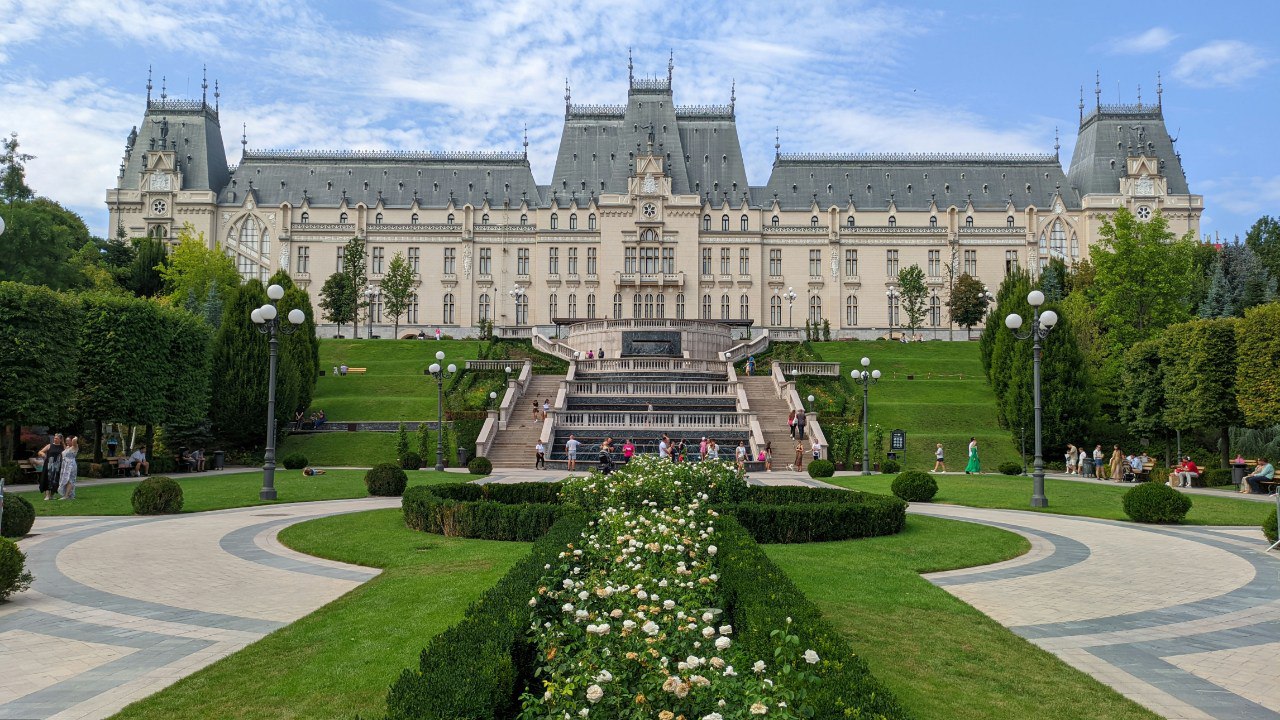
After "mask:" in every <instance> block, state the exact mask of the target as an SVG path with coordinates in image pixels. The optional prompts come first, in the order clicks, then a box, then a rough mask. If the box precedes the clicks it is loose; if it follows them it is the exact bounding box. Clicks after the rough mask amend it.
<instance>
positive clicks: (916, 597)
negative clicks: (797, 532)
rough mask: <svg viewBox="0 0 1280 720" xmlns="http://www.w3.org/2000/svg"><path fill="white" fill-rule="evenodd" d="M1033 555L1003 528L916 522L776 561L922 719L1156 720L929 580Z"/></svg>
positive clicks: (797, 550)
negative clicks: (923, 575)
mask: <svg viewBox="0 0 1280 720" xmlns="http://www.w3.org/2000/svg"><path fill="white" fill-rule="evenodd" d="M1027 547H1028V544H1027V541H1026V540H1024V539H1023V538H1021V537H1019V536H1017V535H1014V534H1012V533H1008V532H1005V531H1003V530H999V529H996V528H990V527H985V526H981V525H973V524H969V523H961V522H955V521H950V520H942V519H937V518H928V517H919V516H913V515H909V516H908V517H907V528H906V530H905V531H903V532H902V533H901V534H899V535H893V536H890V537H880V538H869V539H864V540H849V541H844V542H835V543H811V544H804V545H766V546H765V550H766V552H767V553H768V555H769V557H771V558H773V560H774V561H775V562H777V563H778V565H780V566H781V567H782V568H783V569H784V570H786V571H787V573H788V574H789V575H790V576H791V578H792V580H794V581H795V583H796V585H797V586H799V587H800V589H801V590H803V591H804V592H805V594H806V595H808V596H809V598H811V599H812V600H813V601H814V602H815V603H817V604H818V606H819V607H820V608H821V609H822V611H823V613H824V614H825V615H826V616H827V619H828V620H830V621H831V622H832V623H833V624H834V625H835V626H836V628H837V629H839V630H840V631H842V632H844V633H845V634H846V635H848V636H849V638H850V639H851V640H852V641H853V644H854V647H855V648H857V650H858V652H859V653H860V654H861V655H862V656H863V658H865V659H866V660H867V662H868V663H869V664H870V666H871V671H872V672H873V673H874V674H875V676H876V677H878V678H880V679H881V680H882V681H884V682H885V684H886V685H888V686H889V688H890V689H891V690H893V692H894V693H896V694H897V696H898V698H899V699H900V700H901V701H902V703H903V704H904V705H905V706H906V707H907V708H908V709H909V710H910V711H911V712H912V714H913V715H914V716H915V717H917V718H948V720H979V719H982V720H993V719H994V720H1005V719H1007V720H1023V718H1054V720H1076V719H1079V720H1086V719H1088V720H1121V719H1124V720H1129V719H1132V720H1140V719H1141V720H1155V718H1157V717H1158V716H1157V715H1155V714H1153V713H1151V712H1149V711H1147V710H1145V709H1144V708H1142V707H1140V706H1138V705H1137V704H1135V703H1133V702H1132V701H1130V700H1128V699H1126V698H1124V697H1122V696H1121V695H1119V694H1118V693H1116V692H1115V691H1113V690H1111V689H1110V688H1109V687H1107V686H1105V685H1103V684H1102V683H1100V682H1098V681H1096V680H1094V679H1093V678H1091V677H1089V676H1088V675H1085V674H1084V673H1081V672H1079V671H1077V670H1075V669H1073V668H1071V667H1070V666H1068V665H1067V664H1065V663H1063V662H1062V661H1060V660H1058V659H1057V658H1055V657H1054V656H1052V655H1050V654H1049V653H1047V652H1044V651H1043V650H1040V649H1039V648H1037V647H1036V646H1034V645H1032V644H1031V643H1029V642H1027V641H1025V640H1023V639H1022V638H1019V637H1018V636H1016V635H1014V634H1013V633H1011V632H1009V631H1008V630H1007V629H1005V628H1004V627H1002V626H1001V625H1000V624H998V623H996V622H995V621H994V620H992V619H990V618H988V617H987V616H986V615H983V614H982V613H980V612H978V611H977V610H975V609H973V608H972V607H970V606H969V605H967V604H965V603H963V602H961V601H960V600H957V599H956V598H954V597H953V596H952V595H950V594H949V593H947V592H946V591H945V590H943V589H941V588H938V587H935V586H934V585H933V584H931V583H929V582H928V581H927V580H925V579H923V578H921V577H920V575H919V573H923V572H934V571H939V570H948V569H953V568H960V567H968V566H973V565H980V564H987V563H992V562H997V561H1000V560H1005V559H1008V558H1011V557H1015V556H1017V555H1020V554H1022V553H1024V552H1026V551H1027Z"/></svg>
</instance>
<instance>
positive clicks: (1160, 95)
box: [1156, 70, 1164, 110]
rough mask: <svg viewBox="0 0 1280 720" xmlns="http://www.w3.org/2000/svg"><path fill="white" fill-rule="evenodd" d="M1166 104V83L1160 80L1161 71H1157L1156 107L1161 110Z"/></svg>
mask: <svg viewBox="0 0 1280 720" xmlns="http://www.w3.org/2000/svg"><path fill="white" fill-rule="evenodd" d="M1163 104H1164V83H1163V82H1162V81H1161V80H1160V71H1159V70H1157V71H1156V109H1157V110H1159V109H1160V108H1161V107H1162V106H1163Z"/></svg>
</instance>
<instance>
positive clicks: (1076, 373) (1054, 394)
mask: <svg viewBox="0 0 1280 720" xmlns="http://www.w3.org/2000/svg"><path fill="white" fill-rule="evenodd" d="M1047 309H1048V307H1047V306H1046V307H1043V308H1041V311H1042V312H1043V311H1044V310H1047ZM1055 309H1056V308H1055ZM1029 319H1030V318H1029V316H1028V320H1029ZM1024 327H1025V326H1024ZM1006 332H1008V330H1006ZM1009 334H1010V335H1012V333H1011V332H1010V333H1009ZM1041 347H1042V348H1043V350H1042V352H1041V361H1040V378H1041V380H1040V389H1041V402H1042V403H1043V413H1042V418H1043V439H1044V447H1045V453H1046V455H1048V456H1049V457H1055V456H1056V453H1055V451H1056V450H1058V449H1065V448H1066V446H1067V444H1069V443H1070V444H1074V445H1077V446H1079V445H1081V444H1083V443H1086V442H1088V441H1089V439H1090V438H1089V432H1090V430H1091V426H1092V425H1093V418H1094V414H1095V412H1096V407H1097V403H1096V402H1095V398H1094V393H1093V388H1092V386H1091V385H1090V383H1089V376H1088V373H1086V372H1085V369H1084V361H1083V358H1082V357H1081V355H1080V351H1079V349H1078V348H1077V347H1076V338H1075V333H1074V332H1073V331H1072V328H1071V321H1070V320H1068V319H1067V318H1066V316H1065V315H1064V314H1063V313H1062V312H1061V311H1060V310H1059V312H1058V324H1057V325H1055V326H1054V327H1053V329H1052V330H1050V331H1049V334H1048V335H1046V336H1045V339H1044V340H1043V341H1041ZM1010 355H1011V357H1010V361H1009V383H1008V386H1007V388H1006V390H1005V396H1004V402H1003V405H1004V413H1005V417H1004V421H1005V427H1007V428H1009V429H1010V430H1012V431H1014V437H1015V439H1016V438H1017V435H1018V430H1019V429H1020V428H1021V427H1023V426H1025V427H1027V428H1030V427H1032V421H1033V419H1034V413H1033V410H1034V407H1035V403H1034V395H1033V392H1032V390H1033V388H1032V382H1033V372H1032V371H1033V368H1032V348H1031V341H1030V340H1020V341H1017V342H1016V344H1014V345H1013V347H1012V349H1011V352H1010Z"/></svg>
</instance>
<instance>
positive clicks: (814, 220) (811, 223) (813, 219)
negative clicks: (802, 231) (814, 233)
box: [809, 215, 818, 227]
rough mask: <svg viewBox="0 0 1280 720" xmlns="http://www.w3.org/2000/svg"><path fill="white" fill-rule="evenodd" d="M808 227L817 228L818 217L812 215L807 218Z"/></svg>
mask: <svg viewBox="0 0 1280 720" xmlns="http://www.w3.org/2000/svg"><path fill="white" fill-rule="evenodd" d="M809 227H818V216H817V215H814V216H813V217H810V218H809Z"/></svg>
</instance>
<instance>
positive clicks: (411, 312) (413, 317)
mask: <svg viewBox="0 0 1280 720" xmlns="http://www.w3.org/2000/svg"><path fill="white" fill-rule="evenodd" d="M404 314H405V322H407V323H409V324H410V325H417V324H418V294H417V293H414V294H412V295H410V296H409V307H407V308H405V311H404Z"/></svg>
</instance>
